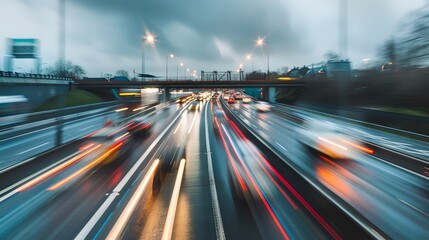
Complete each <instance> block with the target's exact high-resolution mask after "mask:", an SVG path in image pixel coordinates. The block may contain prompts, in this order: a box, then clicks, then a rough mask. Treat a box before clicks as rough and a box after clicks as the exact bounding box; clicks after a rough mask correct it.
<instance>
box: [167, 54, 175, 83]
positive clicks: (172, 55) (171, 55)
mask: <svg viewBox="0 0 429 240" xmlns="http://www.w3.org/2000/svg"><path fill="white" fill-rule="evenodd" d="M169 58H174V54H170V55H167V56H166V57H165V80H166V81H167V80H168V59H169Z"/></svg>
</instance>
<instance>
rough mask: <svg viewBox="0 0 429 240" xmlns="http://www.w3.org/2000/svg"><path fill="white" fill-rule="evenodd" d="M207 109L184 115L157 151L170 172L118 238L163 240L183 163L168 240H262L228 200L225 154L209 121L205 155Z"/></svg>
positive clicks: (248, 217) (244, 211) (248, 219)
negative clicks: (182, 161)
mask: <svg viewBox="0 0 429 240" xmlns="http://www.w3.org/2000/svg"><path fill="white" fill-rule="evenodd" d="M206 104H209V103H206V102H205V101H204V102H200V107H199V110H198V111H187V112H184V113H183V116H182V117H181V119H180V120H178V122H177V123H176V124H175V125H174V126H173V128H172V130H171V132H170V134H169V137H168V139H166V140H165V141H164V142H163V143H162V144H161V145H160V147H159V148H158V154H156V158H158V157H159V158H160V159H163V160H167V162H168V163H169V164H168V166H170V168H168V169H170V171H169V172H168V174H166V176H165V179H164V181H163V183H162V185H161V186H160V189H159V190H157V191H156V194H155V195H154V194H153V190H152V191H149V192H148V193H147V194H146V196H147V197H146V198H145V200H143V202H142V204H141V206H140V207H139V210H138V211H137V213H138V214H136V215H135V216H133V219H132V220H131V221H130V223H129V224H128V225H129V228H128V230H127V231H126V232H125V234H124V235H123V238H124V239H136V238H140V239H159V238H161V237H162V236H163V234H164V232H165V229H166V221H167V214H168V211H169V210H170V204H171V201H172V200H171V199H172V192H173V185H174V183H175V179H176V177H177V171H178V166H179V164H178V163H179V160H180V159H182V158H183V159H185V160H186V165H185V170H184V176H183V179H182V184H181V188H180V195H179V197H178V199H177V210H176V213H175V218H174V223H173V224H172V231H171V236H172V238H173V239H225V235H226V238H228V239H238V238H243V237H244V238H256V239H260V238H261V237H260V234H259V232H258V230H257V228H256V225H255V223H254V220H253V219H252V217H251V215H250V213H249V211H248V209H246V208H243V207H242V208H237V205H236V203H235V202H234V199H233V198H232V194H231V189H230V187H229V185H228V184H229V183H228V181H227V179H228V175H227V172H228V170H227V169H226V165H225V158H224V157H225V153H224V149H223V146H221V145H218V143H216V142H218V139H217V138H216V137H215V135H214V132H213V129H212V125H211V124H212V122H211V117H210V115H209V116H208V119H209V121H208V122H209V125H207V130H208V131H209V135H208V138H209V139H208V140H209V144H210V145H211V146H212V147H213V148H212V150H211V153H207V148H206V140H207V138H206V135H205V128H206V125H205V115H204V113H205V109H206V108H205V105H206ZM213 144H214V145H213ZM222 151H223V153H222ZM207 154H212V156H213V163H214V164H213V165H214V166H213V168H214V173H215V181H216V183H215V184H214V188H215V191H216V194H218V202H217V203H213V193H212V192H211V190H210V181H209V173H208V172H209V170H208V169H209V163H208V156H207ZM218 157H219V158H218ZM173 163H174V164H173ZM225 173H226V174H225ZM218 174H219V175H218ZM215 204H218V205H219V209H220V212H219V216H218V217H219V218H220V219H218V220H219V222H220V225H222V226H224V227H225V231H224V233H223V230H221V228H223V227H220V226H219V224H215V222H216V217H215V215H216V214H215V210H214V209H213V208H214V205H215Z"/></svg>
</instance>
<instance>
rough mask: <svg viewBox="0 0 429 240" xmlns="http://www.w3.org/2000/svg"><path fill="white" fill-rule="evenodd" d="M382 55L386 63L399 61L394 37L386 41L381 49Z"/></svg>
mask: <svg viewBox="0 0 429 240" xmlns="http://www.w3.org/2000/svg"><path fill="white" fill-rule="evenodd" d="M380 55H381V58H382V60H383V62H384V63H392V64H396V63H397V50H396V42H395V39H394V38H393V37H392V38H391V39H389V40H387V41H386V42H384V44H383V46H382V47H381V49H380Z"/></svg>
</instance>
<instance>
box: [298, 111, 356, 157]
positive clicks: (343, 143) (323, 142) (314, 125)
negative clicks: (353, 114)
mask: <svg viewBox="0 0 429 240" xmlns="http://www.w3.org/2000/svg"><path fill="white" fill-rule="evenodd" d="M298 132H299V133H300V136H299V140H300V141H301V142H302V143H303V144H305V145H307V146H309V147H311V148H313V149H315V150H317V151H319V152H320V153H322V154H324V155H327V156H329V157H331V158H333V159H355V158H356V157H357V156H358V155H359V154H360V152H359V151H358V148H357V147H358V146H359V143H358V142H357V141H356V140H354V139H352V138H351V137H349V136H348V135H346V134H345V133H344V132H343V131H342V129H341V128H340V127H339V126H338V125H336V124H333V123H330V122H326V121H320V120H315V119H313V120H307V121H306V122H305V123H304V125H303V128H299V130H298Z"/></svg>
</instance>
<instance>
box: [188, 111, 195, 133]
mask: <svg viewBox="0 0 429 240" xmlns="http://www.w3.org/2000/svg"><path fill="white" fill-rule="evenodd" d="M196 117H197V113H196V112H195V114H194V118H192V122H191V126H190V127H189V130H188V133H191V131H192V128H193V127H194V123H195V118H196Z"/></svg>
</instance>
